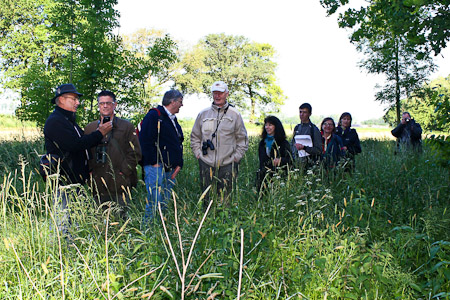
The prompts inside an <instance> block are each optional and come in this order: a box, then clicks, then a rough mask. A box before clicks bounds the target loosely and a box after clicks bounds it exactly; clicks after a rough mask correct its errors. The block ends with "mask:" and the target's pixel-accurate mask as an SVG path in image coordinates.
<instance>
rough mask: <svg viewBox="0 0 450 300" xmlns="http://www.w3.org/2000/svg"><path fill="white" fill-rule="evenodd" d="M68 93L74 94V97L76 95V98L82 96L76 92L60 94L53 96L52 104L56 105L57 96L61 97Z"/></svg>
mask: <svg viewBox="0 0 450 300" xmlns="http://www.w3.org/2000/svg"><path fill="white" fill-rule="evenodd" d="M68 93H72V94H76V95H78V96H80V97H81V96H83V94H82V93H78V92H66V93H62V94H59V95H58V96H55V97H53V98H52V100H51V101H52V104H56V98H58V97H59V96H62V95H64V94H68Z"/></svg>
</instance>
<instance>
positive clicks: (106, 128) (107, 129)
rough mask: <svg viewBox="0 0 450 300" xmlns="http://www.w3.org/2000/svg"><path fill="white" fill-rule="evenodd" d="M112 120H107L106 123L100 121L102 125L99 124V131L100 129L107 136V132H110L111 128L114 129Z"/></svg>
mask: <svg viewBox="0 0 450 300" xmlns="http://www.w3.org/2000/svg"><path fill="white" fill-rule="evenodd" d="M112 127H113V125H112V121H109V122H106V123H100V125H98V131H100V133H101V134H102V135H103V136H105V135H106V134H108V133H109V132H110V131H111V130H112Z"/></svg>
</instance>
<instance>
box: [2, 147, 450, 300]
mask: <svg viewBox="0 0 450 300" xmlns="http://www.w3.org/2000/svg"><path fill="white" fill-rule="evenodd" d="M1 146H2V147H1V148H0V151H5V150H4V149H3V147H4V146H5V144H2V145H1ZM185 146H186V147H185V149H186V153H185V167H184V168H183V170H182V172H181V173H180V174H179V177H178V178H177V179H178V183H177V186H176V188H175V195H174V196H175V197H176V203H177V206H176V208H177V209H176V211H175V208H174V206H173V205H169V209H168V211H167V212H166V213H165V215H164V217H163V218H162V219H157V218H155V220H154V222H153V224H151V225H150V226H149V227H147V228H143V227H142V224H141V220H142V217H143V212H144V205H145V201H146V200H145V199H146V194H145V187H144V184H143V182H140V183H139V185H138V187H137V189H136V190H134V191H133V200H132V203H131V204H130V210H129V212H130V214H129V215H130V219H129V220H128V221H126V222H123V221H122V220H120V218H118V216H117V215H116V213H115V210H114V207H112V209H111V210H106V211H104V210H103V209H98V208H97V207H96V206H95V205H94V201H93V198H92V194H91V191H90V190H89V189H88V188H86V189H84V190H85V192H84V193H82V195H80V196H77V197H76V198H75V199H73V200H72V201H71V214H72V217H73V226H72V227H71V229H70V230H71V236H72V240H70V239H69V240H68V239H66V238H65V237H64V236H62V235H61V234H60V233H59V232H58V231H57V230H56V227H55V226H54V223H55V221H54V220H55V213H56V211H55V209H54V207H53V199H54V198H55V197H56V193H55V189H56V187H55V179H51V180H50V181H49V182H48V183H47V184H45V183H44V182H42V180H41V179H40V178H38V177H37V176H38V175H36V173H35V171H34V170H35V168H36V164H37V160H35V159H34V158H33V157H32V155H30V156H27V153H33V152H34V151H33V147H36V148H37V150H36V151H37V152H41V149H42V148H40V147H42V145H41V144H35V145H34V144H27V143H24V144H22V147H21V146H19V145H18V146H17V148H15V149H14V150H13V151H5V152H8V155H9V156H8V157H9V160H11V162H8V163H6V164H5V165H4V166H3V168H2V172H3V173H2V177H3V179H2V182H1V194H0V229H1V232H2V243H1V244H0V278H3V280H2V281H1V282H0V298H1V299H20V298H21V299H96V298H97V299H123V298H127V299H149V298H151V299H181V298H182V297H184V298H185V299H236V298H237V297H238V295H239V297H240V298H241V299H449V298H450V268H449V261H450V231H449V230H448V228H449V225H450V217H449V212H448V209H447V207H448V205H449V199H450V197H449V196H450V191H449V185H448V182H449V174H448V171H447V170H445V169H442V168H441V167H440V166H439V165H438V164H436V163H435V162H436V159H435V157H433V153H431V152H429V151H427V150H428V148H427V147H426V146H425V151H424V154H423V155H422V156H419V157H415V156H394V155H393V147H394V142H392V141H375V140H366V141H363V143H362V146H363V153H362V154H361V155H359V156H358V157H357V161H356V164H357V167H356V171H355V172H354V173H353V175H352V176H349V175H348V174H342V173H339V172H337V174H335V175H334V176H333V179H332V180H331V179H330V176H325V175H324V173H323V172H322V170H320V169H314V170H312V171H309V172H307V173H304V172H303V171H301V170H297V169H293V170H292V171H291V172H289V174H288V176H287V177H284V176H275V177H274V178H273V180H272V181H271V183H269V184H268V188H267V189H266V191H265V192H264V193H260V192H259V191H257V190H256V188H255V175H256V166H257V165H258V162H257V154H256V152H257V151H256V149H257V140H256V139H252V140H251V143H250V149H249V151H248V152H247V154H246V156H245V158H244V160H243V161H242V162H241V165H240V171H239V172H240V175H239V180H238V184H237V186H236V188H235V189H234V191H233V193H232V198H231V205H230V206H227V207H223V206H221V205H220V204H219V203H220V201H217V200H218V199H217V197H212V200H213V204H212V206H211V208H210V211H208V214H207V215H206V218H203V217H204V215H205V212H204V210H203V207H202V203H203V201H202V200H201V199H200V197H201V194H202V191H201V190H200V185H199V182H198V180H199V179H198V178H199V176H198V163H197V161H196V160H195V158H194V157H193V155H192V154H191V153H190V151H189V147H188V146H189V145H188V144H186V145H185ZM5 152H2V153H5ZM19 157H20V158H19ZM13 161H14V162H13ZM280 175H281V174H280ZM72 188H75V187H72ZM172 203H173V202H172ZM202 220H203V221H202ZM163 223H164V226H163ZM164 227H165V228H166V232H165V231H164ZM199 229H200V230H199ZM241 232H242V233H243V235H242V234H241ZM197 234H198V235H197ZM196 236H197V237H196ZM171 249H172V250H171ZM188 249H192V250H191V251H192V252H190V253H191V254H189V251H187V250H188ZM241 253H243V254H242V255H241ZM175 261H177V263H175ZM177 264H178V266H177ZM180 275H181V276H180Z"/></svg>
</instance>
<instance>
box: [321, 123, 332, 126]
mask: <svg viewBox="0 0 450 300" xmlns="http://www.w3.org/2000/svg"><path fill="white" fill-rule="evenodd" d="M323 126H334V124H333V123H323Z"/></svg>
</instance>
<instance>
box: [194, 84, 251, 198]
mask: <svg viewBox="0 0 450 300" xmlns="http://www.w3.org/2000/svg"><path fill="white" fill-rule="evenodd" d="M211 93H212V96H213V100H214V102H213V104H212V105H211V107H209V108H206V109H204V110H203V111H201V112H200V113H199V114H198V116H197V119H196V120H195V123H194V127H193V128H192V132H191V148H192V151H193V152H194V155H195V157H196V158H197V159H198V163H199V168H200V183H201V188H202V191H204V190H206V188H207V187H208V186H209V185H211V184H212V185H213V187H216V188H217V192H218V193H219V194H221V193H222V192H223V194H222V196H223V198H222V200H223V201H224V204H225V203H226V201H227V196H228V195H229V193H230V192H231V190H232V187H233V183H234V180H235V179H236V177H237V174H238V165H239V162H240V161H241V159H242V157H243V156H244V154H245V151H247V149H248V137H247V130H246V129H245V126H244V121H243V120H242V116H241V114H240V113H239V111H238V110H237V109H236V108H234V107H233V106H231V105H230V104H229V103H228V102H227V97H228V95H229V91H228V86H227V85H226V84H225V83H224V82H223V81H216V82H214V84H213V85H212V87H211ZM204 199H205V200H204V205H207V204H208V203H209V194H208V195H207V196H206V197H205V198H204Z"/></svg>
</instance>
